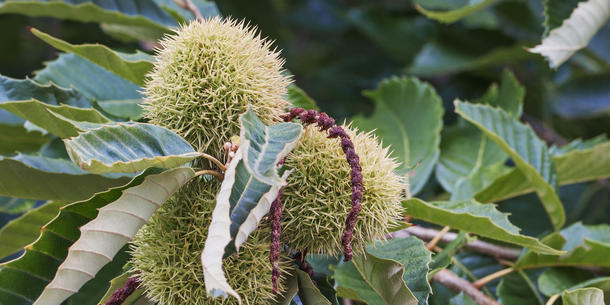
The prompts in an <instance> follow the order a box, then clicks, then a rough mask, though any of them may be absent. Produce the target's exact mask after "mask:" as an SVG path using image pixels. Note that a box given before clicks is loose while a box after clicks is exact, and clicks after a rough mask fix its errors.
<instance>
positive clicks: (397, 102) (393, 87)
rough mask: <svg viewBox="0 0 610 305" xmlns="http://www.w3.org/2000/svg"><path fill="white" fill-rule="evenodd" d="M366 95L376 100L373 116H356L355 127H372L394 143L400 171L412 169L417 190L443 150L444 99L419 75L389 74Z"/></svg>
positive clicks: (404, 173) (386, 139) (378, 133)
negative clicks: (440, 146)
mask: <svg viewBox="0 0 610 305" xmlns="http://www.w3.org/2000/svg"><path fill="white" fill-rule="evenodd" d="M365 95H366V96H367V97H369V98H371V99H372V100H373V101H374V102H375V112H373V115H372V116H371V117H368V118H365V117H357V118H355V119H354V124H355V126H356V127H358V128H361V129H364V130H367V131H372V130H374V132H375V134H376V135H378V136H379V137H381V138H382V139H384V141H385V143H386V144H390V145H392V150H393V152H392V153H391V156H392V157H394V158H396V159H397V160H398V161H400V162H401V163H402V165H401V166H400V167H399V168H398V172H399V173H400V174H402V175H407V173H408V172H409V171H413V172H414V174H413V177H412V179H411V181H412V182H411V183H410V191H411V193H412V194H417V193H418V192H419V191H420V190H421V189H422V187H423V186H424V184H425V183H426V181H427V180H428V177H429V176H430V174H431V173H432V170H433V169H434V164H435V163H436V161H437V160H438V156H439V154H440V151H439V144H440V131H441V129H442V127H443V122H442V116H443V109H442V107H441V99H440V97H439V96H438V95H437V93H436V92H435V91H434V88H432V87H431V86H430V85H428V84H426V83H422V82H420V81H419V80H418V79H416V78H406V77H402V78H397V77H394V78H390V79H388V80H385V81H383V82H382V83H380V84H379V87H378V88H377V89H376V90H371V91H366V92H365Z"/></svg>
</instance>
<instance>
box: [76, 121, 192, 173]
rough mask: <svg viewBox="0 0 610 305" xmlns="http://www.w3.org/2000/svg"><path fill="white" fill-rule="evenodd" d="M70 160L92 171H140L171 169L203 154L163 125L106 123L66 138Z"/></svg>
mask: <svg viewBox="0 0 610 305" xmlns="http://www.w3.org/2000/svg"><path fill="white" fill-rule="evenodd" d="M64 143H65V144H66V149H67V151H68V155H69V156H70V159H72V161H73V162H74V163H75V164H77V165H78V166H79V167H80V168H82V169H85V170H87V171H89V172H93V173H107V172H121V173H137V172H139V171H141V170H143V169H146V168H149V167H159V168H171V167H177V166H180V165H182V164H185V163H187V162H189V161H191V160H193V159H195V158H197V157H198V156H200V155H201V154H200V153H198V152H196V151H195V150H194V149H193V147H192V146H191V145H190V144H189V143H188V142H186V140H184V139H183V138H182V137H180V136H178V135H177V134H175V133H173V132H172V131H170V130H168V129H166V128H163V127H161V126H157V125H152V124H145V123H135V124H122V123H118V124H107V125H102V126H100V127H96V128H92V129H88V130H86V131H84V132H81V133H80V134H79V135H78V136H77V137H74V138H70V139H67V140H64Z"/></svg>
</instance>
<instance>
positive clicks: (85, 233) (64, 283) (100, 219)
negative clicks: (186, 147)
mask: <svg viewBox="0 0 610 305" xmlns="http://www.w3.org/2000/svg"><path fill="white" fill-rule="evenodd" d="M194 175H195V172H194V171H193V170H192V169H191V168H176V169H171V170H168V171H166V172H162V173H159V174H155V175H148V176H146V177H145V178H144V179H143V180H142V182H141V183H140V184H138V185H135V186H131V187H129V188H127V189H125V190H123V191H122V195H121V196H120V197H119V198H118V199H116V200H114V201H111V202H108V204H106V205H104V206H103V207H100V208H98V210H99V213H98V215H97V216H96V217H95V219H93V220H92V221H89V222H87V224H85V225H84V226H82V227H80V228H79V230H80V231H81V234H80V237H79V238H78V239H77V240H76V241H75V242H74V244H72V245H71V246H70V248H69V249H68V255H67V256H66V257H65V260H64V261H63V263H62V264H61V265H60V266H59V267H58V268H57V272H56V274H55V277H54V278H53V280H52V281H51V282H50V283H49V284H48V285H47V286H46V287H45V289H44V290H43V291H42V294H41V295H40V296H39V297H38V298H37V299H36V302H34V304H45V305H46V304H49V305H53V304H57V305H59V304H61V303H62V302H63V301H64V300H66V299H67V298H68V297H69V296H71V295H72V294H74V292H75V291H78V290H79V289H80V288H81V287H82V286H83V285H84V284H85V283H86V282H87V281H89V280H90V279H92V278H94V277H95V274H96V273H97V272H98V271H100V269H102V267H103V266H104V265H106V264H107V263H108V262H109V261H110V260H112V258H114V256H115V255H116V254H117V253H118V251H119V250H120V249H121V248H122V247H123V246H124V245H125V244H127V243H128V242H129V241H130V240H131V239H132V238H133V237H134V235H135V234H136V232H137V231H138V230H139V229H140V227H141V226H142V225H144V224H145V223H146V221H147V220H148V219H149V218H150V217H151V216H152V214H153V213H154V212H155V211H156V210H157V209H158V208H159V207H161V205H162V204H163V203H165V201H166V200H167V199H169V197H171V196H172V195H173V194H174V192H176V191H177V190H178V189H179V188H180V187H182V185H184V184H185V183H186V182H187V181H189V180H190V179H191V178H192V177H193V176H194ZM94 198H95V197H94Z"/></svg>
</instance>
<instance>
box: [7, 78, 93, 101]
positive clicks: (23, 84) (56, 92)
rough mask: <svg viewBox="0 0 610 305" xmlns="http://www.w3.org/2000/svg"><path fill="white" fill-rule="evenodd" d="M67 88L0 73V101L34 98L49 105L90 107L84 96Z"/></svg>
mask: <svg viewBox="0 0 610 305" xmlns="http://www.w3.org/2000/svg"><path fill="white" fill-rule="evenodd" d="M69 88H70V87H69V86H68V87H65V88H61V87H58V86H57V85H56V84H52V83H48V84H42V83H37V82H35V81H34V80H31V79H14V78H10V77H6V76H2V75H0V103H3V102H9V101H23V100H29V99H36V100H39V101H41V102H43V103H46V104H49V105H60V104H66V105H70V106H73V107H78V108H90V107H91V106H92V105H93V103H92V102H91V100H89V99H88V98H87V97H86V96H84V95H82V94H81V93H80V92H78V91H76V90H74V89H69Z"/></svg>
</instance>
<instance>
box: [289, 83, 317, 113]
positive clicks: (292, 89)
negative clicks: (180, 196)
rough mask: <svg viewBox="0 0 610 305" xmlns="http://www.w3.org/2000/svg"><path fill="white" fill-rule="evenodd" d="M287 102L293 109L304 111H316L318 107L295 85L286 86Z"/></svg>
mask: <svg viewBox="0 0 610 305" xmlns="http://www.w3.org/2000/svg"><path fill="white" fill-rule="evenodd" d="M288 101H289V102H290V104H292V106H293V107H301V108H304V109H314V110H318V109H319V108H318V105H317V104H316V101H314V100H313V99H312V98H311V97H310V96H309V95H307V92H305V91H303V89H301V88H299V87H297V85H294V84H292V85H290V86H288Z"/></svg>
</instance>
